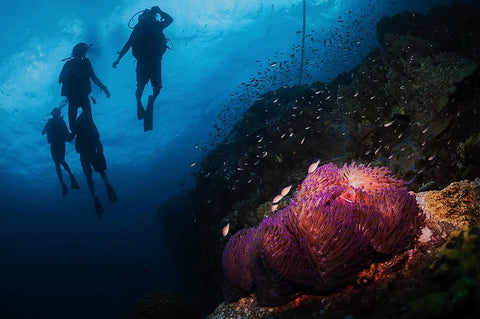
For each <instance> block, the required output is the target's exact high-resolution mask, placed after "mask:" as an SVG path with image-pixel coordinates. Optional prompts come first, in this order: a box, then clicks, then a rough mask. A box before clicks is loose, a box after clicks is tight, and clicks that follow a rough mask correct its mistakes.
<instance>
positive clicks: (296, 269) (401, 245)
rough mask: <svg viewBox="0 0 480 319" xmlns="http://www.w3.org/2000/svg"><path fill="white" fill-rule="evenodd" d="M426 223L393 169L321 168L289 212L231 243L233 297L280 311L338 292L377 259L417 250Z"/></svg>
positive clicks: (227, 257) (228, 260) (226, 265)
mask: <svg viewBox="0 0 480 319" xmlns="http://www.w3.org/2000/svg"><path fill="white" fill-rule="evenodd" d="M423 218H424V217H423V215H422V214H421V210H420V208H419V207H418V205H417V203H416V201H415V196H414V195H412V194H410V193H409V192H408V191H407V189H406V188H405V187H404V185H403V182H402V181H401V180H399V179H397V178H395V177H394V176H393V175H392V174H391V172H390V171H389V170H388V169H386V168H380V167H370V166H365V165H356V164H355V163H352V164H350V165H346V164H345V165H344V166H343V167H340V168H339V167H337V166H336V165H334V164H327V165H323V166H321V167H318V168H317V169H316V170H314V171H313V172H311V173H310V174H309V175H308V176H307V177H306V179H305V180H304V181H303V183H302V185H301V186H300V187H299V189H298V191H297V193H296V194H295V196H294V199H293V200H292V201H291V202H290V204H289V205H288V206H287V207H285V208H284V209H282V210H280V211H278V212H277V213H275V214H273V215H271V216H269V217H267V218H265V219H264V220H263V221H262V222H261V223H260V225H259V226H258V228H250V229H244V230H241V231H239V232H237V233H236V234H235V235H234V236H232V237H231V238H230V241H229V242H228V244H227V246H226V247H225V250H224V254H223V259H222V262H223V269H224V273H225V286H224V294H225V298H226V300H227V301H234V300H236V299H238V298H241V297H243V296H247V295H249V294H250V293H252V292H255V293H256V295H257V297H258V301H259V303H260V304H261V305H268V306H274V305H281V304H284V303H286V302H288V301H290V300H292V299H293V298H294V297H296V296H298V294H299V293H305V292H308V293H312V294H323V293H328V292H331V291H334V290H335V289H338V288H340V287H342V286H344V285H345V284H347V283H348V282H351V281H353V280H355V277H356V276H357V275H358V273H359V272H360V271H361V270H363V269H365V268H366V267H368V265H369V264H371V263H372V262H373V260H379V259H382V257H386V256H389V255H392V254H395V253H398V252H402V251H404V250H406V249H407V248H408V247H409V246H411V245H412V243H413V242H414V240H415V239H416V237H417V236H418V235H419V234H420V232H421V225H422V224H423Z"/></svg>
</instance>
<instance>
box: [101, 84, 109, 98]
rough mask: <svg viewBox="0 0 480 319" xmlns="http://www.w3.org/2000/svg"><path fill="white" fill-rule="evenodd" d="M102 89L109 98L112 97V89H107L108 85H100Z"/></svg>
mask: <svg viewBox="0 0 480 319" xmlns="http://www.w3.org/2000/svg"><path fill="white" fill-rule="evenodd" d="M100 90H102V91H103V92H105V96H106V97H107V98H110V91H109V90H108V89H107V87H106V86H105V85H102V86H101V87H100Z"/></svg>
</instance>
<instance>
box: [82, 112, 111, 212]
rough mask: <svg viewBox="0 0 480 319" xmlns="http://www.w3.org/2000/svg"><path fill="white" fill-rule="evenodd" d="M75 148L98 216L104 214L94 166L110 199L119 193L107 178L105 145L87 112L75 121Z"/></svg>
mask: <svg viewBox="0 0 480 319" xmlns="http://www.w3.org/2000/svg"><path fill="white" fill-rule="evenodd" d="M75 136H76V139H75V150H76V151H77V153H79V154H80V163H81V164H82V169H83V172H84V173H85V176H86V177H87V184H88V188H89V189H90V193H91V194H92V197H93V203H94V207H95V212H96V213H97V216H98V218H100V217H102V215H103V207H102V204H101V203H100V201H99V199H98V197H97V195H95V188H94V185H93V178H92V172H93V170H92V168H93V169H94V170H95V171H96V172H98V173H99V174H100V176H101V177H102V179H103V181H104V183H105V188H106V190H107V195H108V199H109V200H110V201H111V202H115V201H116V200H117V194H116V193H115V190H114V189H113V187H112V186H111V185H110V183H109V182H108V180H107V174H106V173H105V171H106V170H107V162H106V160H105V155H104V154H103V145H102V143H101V142H100V135H99V134H98V130H97V127H96V125H95V123H94V122H93V118H92V117H91V116H90V115H89V114H87V113H85V112H82V113H80V116H79V117H78V118H77V120H76V122H75Z"/></svg>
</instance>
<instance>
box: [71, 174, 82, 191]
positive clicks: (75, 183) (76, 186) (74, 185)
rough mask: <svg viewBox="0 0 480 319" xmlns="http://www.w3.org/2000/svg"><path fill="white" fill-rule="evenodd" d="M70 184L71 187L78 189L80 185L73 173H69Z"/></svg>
mask: <svg viewBox="0 0 480 319" xmlns="http://www.w3.org/2000/svg"><path fill="white" fill-rule="evenodd" d="M70 186H71V187H72V189H80V185H78V183H77V180H76V179H75V176H73V174H70Z"/></svg>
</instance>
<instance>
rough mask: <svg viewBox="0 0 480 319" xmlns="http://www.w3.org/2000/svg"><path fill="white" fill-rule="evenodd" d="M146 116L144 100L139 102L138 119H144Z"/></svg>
mask: <svg viewBox="0 0 480 319" xmlns="http://www.w3.org/2000/svg"><path fill="white" fill-rule="evenodd" d="M144 118H145V109H144V108H143V105H142V102H138V103H137V119H139V120H143V119H144Z"/></svg>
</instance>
